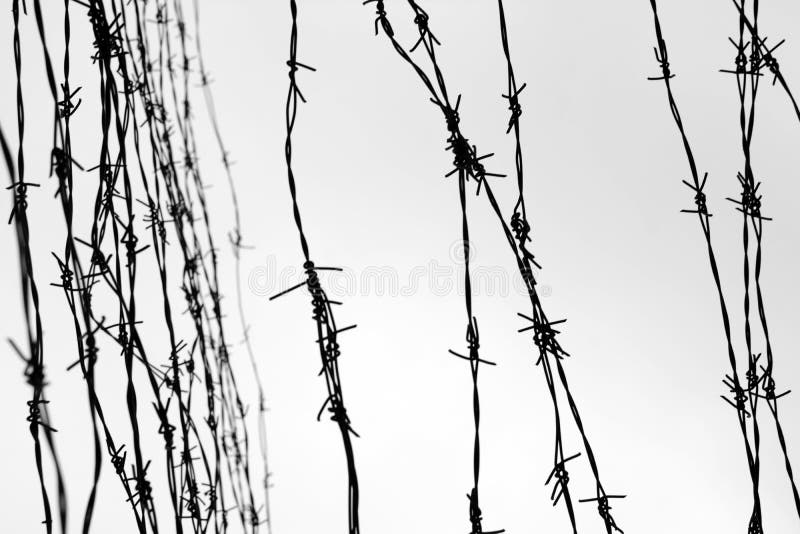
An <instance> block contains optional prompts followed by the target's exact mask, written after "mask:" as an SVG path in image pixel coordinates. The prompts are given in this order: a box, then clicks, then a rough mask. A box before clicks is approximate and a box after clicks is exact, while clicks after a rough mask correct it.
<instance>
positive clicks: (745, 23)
mask: <svg viewBox="0 0 800 534" xmlns="http://www.w3.org/2000/svg"><path fill="white" fill-rule="evenodd" d="M650 5H651V8H652V11H653V16H654V23H655V31H656V38H657V48H656V49H655V53H656V59H657V60H658V62H659V65H660V68H661V76H656V77H650V78H649V79H650V80H663V81H664V84H665V87H666V90H667V98H668V102H669V106H670V110H671V112H672V115H673V119H674V120H675V123H676V125H677V126H678V130H679V133H680V136H681V140H682V142H683V145H684V150H685V153H686V156H687V160H688V162H689V167H690V170H691V173H692V183H689V182H686V181H684V183H685V184H686V185H687V186H688V187H690V188H691V189H692V190H693V191H694V193H695V196H694V201H695V209H692V210H682V211H683V212H687V213H696V214H697V216H698V220H699V222H700V225H701V229H702V230H703V234H704V237H705V241H706V248H707V251H708V257H709V263H710V266H711V270H712V275H713V277H714V284H715V287H716V289H717V294H718V296H719V301H720V308H721V312H722V319H723V325H724V329H725V337H726V343H727V348H728V356H729V361H730V365H731V374H730V375H727V376H726V377H725V380H724V381H723V382H724V383H725V385H726V386H727V387H728V388H730V391H731V393H732V394H733V400H731V399H728V398H727V397H724V396H723V399H725V401H726V402H727V403H728V404H730V405H731V406H733V407H734V408H735V409H736V412H737V418H738V420H739V427H740V430H741V433H742V437H743V439H744V442H745V452H746V454H747V461H748V468H749V471H750V477H751V482H752V492H753V510H752V513H751V515H750V520H749V524H748V532H751V533H761V532H763V518H762V510H761V496H760V493H759V477H760V457H759V447H760V430H759V427H758V421H757V408H758V404H759V398H763V399H766V400H767V404H768V406H769V407H770V411H771V412H772V415H773V418H774V421H775V424H776V430H777V432H778V437H779V441H780V444H781V449H782V451H783V455H784V460H785V464H786V470H787V474H788V477H789V480H790V483H791V486H792V490H793V495H794V499H795V506H796V508H797V511H798V515H800V499H799V498H798V494H797V488H796V485H795V483H794V478H793V473H792V468H791V463H790V462H789V457H788V451H787V447H786V442H785V439H784V436H783V432H782V428H781V425H780V421H779V419H778V416H777V400H778V398H780V397H782V396H784V395H785V394H786V393H784V394H781V395H776V394H775V382H774V379H773V377H772V362H773V357H772V345H771V342H770V339H769V330H768V327H767V322H766V314H765V311H764V299H763V292H762V289H761V261H762V244H761V234H762V224H763V221H764V220H769V218H767V217H764V216H763V215H762V214H761V195H759V194H758V188H759V186H760V183H759V182H757V181H756V179H755V175H754V171H753V168H752V160H751V143H752V137H753V131H754V122H755V103H756V95H757V92H758V84H759V78H760V76H762V73H761V70H762V69H763V68H764V67H765V66H766V67H768V68H770V70H771V71H772V72H773V73H774V74H776V78H777V73H778V72H779V71H778V70H777V64H774V65H773V67H769V65H770V64H772V60H765V59H764V57H765V54H769V55H770V57H771V53H772V52H773V51H774V49H775V48H777V47H773V48H772V49H767V48H765V45H764V40H762V39H760V37H759V36H758V22H757V20H758V0H754V2H753V19H752V22H751V21H750V19H749V18H748V17H747V15H746V13H745V4H744V2H742V4H741V5H739V4H737V7H738V8H739V15H740V16H739V40H738V42H736V41H733V40H731V42H732V43H733V44H734V46H735V47H736V49H737V55H736V59H735V69H734V70H723V72H727V73H733V74H735V75H736V78H737V85H738V94H739V123H740V130H741V145H742V151H743V155H744V173H739V175H738V178H739V183H740V185H741V188H742V192H741V197H740V199H739V200H734V199H729V200H731V201H733V202H734V203H736V204H737V205H738V207H737V210H739V211H740V212H741V213H742V214H743V228H742V239H743V256H744V282H745V297H744V315H745V324H744V329H745V342H746V348H747V351H748V370H747V374H746V379H747V384H746V387H743V386H742V385H741V382H740V379H739V375H738V371H737V361H736V356H735V351H734V348H733V343H732V341H731V326H730V319H729V314H728V309H727V305H726V302H725V298H724V293H723V290H722V285H721V282H720V275H719V269H718V266H717V260H716V257H715V254H714V250H713V247H712V241H711V228H710V217H711V214H710V213H708V207H707V199H706V195H705V193H704V192H703V188H704V186H705V184H706V180H707V177H708V174H706V175H705V176H704V177H703V179H702V180H701V179H700V178H699V174H698V171H697V165H696V163H695V159H694V155H693V152H692V149H691V146H690V144H689V141H688V137H687V135H686V132H685V129H684V124H683V121H682V119H681V116H680V113H679V111H678V107H677V103H676V101H675V98H674V95H673V91H672V86H671V83H670V80H671V79H672V78H673V77H674V74H673V73H672V72H671V70H670V65H669V60H668V56H667V47H666V43H665V41H664V38H663V34H662V29H661V23H660V20H659V16H658V11H657V6H656V2H655V0H650ZM745 29H747V30H748V31H749V32H750V34H751V38H752V40H751V41H750V55H749V57H748V56H747V54H746V48H747V46H748V45H747V44H746V43H745V39H744V33H745ZM748 81H749V84H748ZM784 87H785V88H786V89H787V90H788V86H784ZM748 96H749V108H748ZM790 96H791V95H790ZM750 228H752V229H753V232H754V234H755V236H756V246H755V248H756V252H755V254H756V259H755V271H754V272H751V268H750V263H749V254H750V249H751V245H750V234H749V232H750ZM751 278H753V279H754V280H755V292H756V298H757V306H758V314H759V322H760V326H761V328H762V331H763V334H764V338H765V342H766V352H767V359H768V363H767V367H763V366H761V370H762V373H761V375H759V372H758V360H759V358H760V355H756V354H754V351H753V347H752V333H751V322H750V311H751V305H750V295H751V291H752V289H751V285H750V282H751ZM759 387H761V388H762V392H761V393H760V392H759ZM787 393H788V392H787ZM748 407H749V411H748ZM773 408H774V409H773ZM748 421H750V426H751V427H752V433H753V443H752V444H751V442H750V438H749V433H748Z"/></svg>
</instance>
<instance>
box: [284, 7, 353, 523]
mask: <svg viewBox="0 0 800 534" xmlns="http://www.w3.org/2000/svg"><path fill="white" fill-rule="evenodd" d="M289 9H290V12H291V17H292V25H291V35H290V38H289V60H288V61H287V65H288V67H289V91H288V95H287V97H286V143H285V145H284V148H285V150H284V154H285V156H286V171H287V179H288V183H289V192H290V194H291V197H292V212H293V215H294V221H295V226H296V227H297V232H298V234H299V238H300V248H301V250H302V253H303V257H304V262H303V270H304V272H305V277H306V278H305V280H304V281H302V282H300V283H298V284H296V285H294V286H292V287H290V288H288V289H286V290H284V291H281V292H280V293H278V294H276V295H274V296H272V297H271V298H270V300H274V299H276V298H278V297H280V296H283V295H286V294H288V293H290V292H292V291H294V290H296V289H299V288H301V287H306V288H307V289H308V292H309V293H310V295H311V306H312V310H313V311H312V318H313V319H314V323H315V325H316V332H317V339H316V343H317V347H318V350H319V356H320V360H321V361H322V370H321V371H320V374H321V375H324V378H325V386H326V390H327V396H326V398H325V401H324V403H323V404H322V408H320V411H319V414H318V416H317V419H318V420H319V419H320V418H321V417H322V414H323V412H325V411H326V410H327V411H328V413H330V418H331V421H333V422H335V423H336V426H337V427H338V429H339V433H340V435H341V438H342V445H343V447H344V453H345V462H346V464H347V524H348V532H349V533H350V534H358V533H359V532H360V526H359V510H358V506H359V498H360V494H359V487H358V473H357V471H356V462H355V452H354V450H353V440H352V436H356V437H358V434H357V433H356V432H355V430H353V428H352V426H351V423H350V416H349V415H348V413H347V409H346V408H345V403H344V394H343V392H342V382H341V375H340V372H339V358H340V356H341V346H340V343H339V335H340V334H342V333H344V332H346V331H348V330H351V329H353V328H355V327H356V325H351V326H346V327H339V326H338V325H337V324H336V320H335V318H334V313H333V306H337V305H340V304H341V303H339V302H336V301H332V300H330V299H329V298H328V295H327V294H326V293H325V290H324V289H323V287H322V282H321V281H320V272H321V271H337V270H341V269H339V268H336V267H322V266H318V265H316V264H315V263H314V261H313V260H312V259H311V252H310V250H309V245H308V238H307V237H306V234H305V231H304V229H303V220H302V218H301V216H300V204H299V201H298V194H297V182H296V180H295V174H294V169H293V167H292V133H293V131H294V127H295V121H296V119H297V109H298V105H299V102H303V103H305V102H306V99H305V97H304V96H303V93H302V92H300V88H299V87H298V85H297V72H298V71H299V70H300V69H304V70H306V71H310V72H314V71H315V70H316V69H314V68H313V67H311V66H309V65H307V64H304V63H301V62H300V61H298V60H297V35H298V30H297V2H296V0H289Z"/></svg>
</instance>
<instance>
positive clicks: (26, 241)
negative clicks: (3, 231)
mask: <svg viewBox="0 0 800 534" xmlns="http://www.w3.org/2000/svg"><path fill="white" fill-rule="evenodd" d="M23 8H26V6H25V3H24V2H23ZM11 12H12V16H13V20H14V38H13V39H14V40H13V48H14V65H15V71H16V89H17V91H16V92H17V98H16V100H17V102H16V103H17V133H18V139H19V148H18V150H17V164H16V172H15V169H14V165H13V163H12V161H11V156H10V150H9V147H8V143H7V142H6V139H5V137H4V136H3V137H2V145H3V154H4V158H5V160H6V165H7V166H8V170H9V178H10V180H11V185H10V186H9V187H7V188H6V189H8V190H11V191H12V192H13V195H14V205H13V208H12V211H11V216H10V218H9V220H8V222H9V223H11V222H12V221H13V222H14V228H15V231H16V237H17V250H18V252H19V262H20V286H21V289H22V305H23V312H24V318H25V328H26V336H27V350H26V352H27V356H26V355H25V353H24V352H23V351H22V349H21V348H20V347H18V346H17V345H16V344H15V343H14V342H13V341H12V340H10V339H9V343H10V344H11V346H12V348H13V349H14V350H15V352H16V353H17V354H18V355H19V357H20V358H21V359H22V360H23V361H24V362H25V378H26V381H27V383H28V385H29V386H30V387H31V392H32V395H31V399H30V400H29V401H27V405H28V417H27V421H28V430H29V432H30V434H31V438H32V439H33V451H34V457H35V462H36V471H37V475H38V480H39V488H40V491H41V497H42V506H43V508H44V516H45V518H44V521H43V522H42V523H43V524H44V525H45V529H46V531H47V533H48V534H51V533H52V532H53V516H52V510H51V506H50V496H49V493H48V491H47V484H46V482H45V474H44V466H43V462H42V457H43V454H42V444H41V438H40V434H39V431H40V429H41V430H42V432H43V434H44V435H45V436H49V435H50V434H52V433H54V432H55V431H56V430H55V428H53V426H52V425H51V423H50V421H49V418H48V417H47V414H46V412H45V410H44V407H46V405H47V404H48V402H49V401H48V400H47V399H46V397H45V392H44V390H45V387H46V386H47V381H46V377H45V369H44V342H43V339H42V318H41V314H40V309H39V288H38V286H37V283H36V279H35V276H34V268H33V259H32V257H31V244H30V228H29V224H28V212H27V210H28V196H27V195H28V189H29V188H30V187H39V184H37V183H33V182H26V181H25V153H24V146H23V145H24V134H25V104H24V98H23V91H22V51H21V47H20V32H19V0H12V2H11ZM26 13H27V11H26ZM46 441H47V443H48V444H49V446H50V447H49V448H50V456H51V457H52V459H53V461H54V462H55V465H56V470H57V472H58V473H59V475H58V478H59V501H60V503H59V508H60V510H61V521H62V525H61V528H62V532H63V531H64V529H65V528H66V526H65V525H64V522H65V520H66V518H65V515H66V510H65V507H66V503H65V501H64V500H65V498H66V496H65V494H64V493H63V491H61V490H62V486H61V484H60V482H61V476H60V470H61V469H60V463H59V461H58V457H57V455H56V454H55V446H54V444H53V441H52V436H50V437H47V439H46Z"/></svg>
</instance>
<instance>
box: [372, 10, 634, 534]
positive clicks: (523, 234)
mask: <svg viewBox="0 0 800 534" xmlns="http://www.w3.org/2000/svg"><path fill="white" fill-rule="evenodd" d="M365 3H366V4H370V3H372V2H370V1H368V2H365ZM374 3H375V7H376V14H377V17H376V20H375V32H376V34H377V33H379V25H380V29H381V30H382V33H383V34H384V35H385V37H386V38H387V39H388V40H389V41H390V43H391V44H392V47H393V48H394V50H395V51H396V52H397V54H398V55H399V56H400V57H401V58H402V59H403V60H404V61H405V63H407V64H408V65H409V66H411V67H412V69H413V70H414V71H415V73H416V74H417V75H418V77H419V79H420V80H421V81H422V83H423V85H424V86H425V87H426V88H427V90H428V92H429V96H430V98H431V101H432V102H433V103H434V104H435V105H436V106H437V107H439V109H440V110H441V111H442V114H443V115H444V119H445V123H446V126H447V130H448V132H449V133H450V138H449V139H448V142H449V143H450V144H449V145H448V149H449V150H453V152H454V158H455V160H454V162H455V165H456V166H457V167H458V165H463V164H464V163H463V162H466V167H467V168H468V169H469V170H468V174H469V176H470V177H472V178H474V179H475V181H476V183H477V188H476V193H477V194H478V195H479V194H480V192H481V190H483V191H484V192H485V194H484V197H485V198H486V199H487V200H488V202H489V204H490V206H491V208H492V210H493V212H494V213H495V215H496V216H497V217H498V220H499V221H500V224H501V228H502V229H503V232H504V235H505V236H506V240H507V241H508V244H509V246H510V248H511V250H512V252H513V254H514V257H515V260H516V263H517V267H518V269H519V272H520V274H521V275H522V279H523V281H524V282H525V284H526V288H527V290H528V294H529V297H530V300H531V306H532V313H531V315H530V316H528V315H524V314H521V315H522V317H523V318H525V319H527V320H528V321H530V322H531V325H530V326H528V327H524V328H522V329H521V331H528V330H533V332H534V336H533V340H534V343H535V345H536V346H537V348H538V353H539V357H538V359H537V364H539V365H541V366H542V369H543V371H544V374H545V381H546V383H547V386H548V390H549V391H550V394H551V399H552V401H553V407H554V411H555V419H556V455H555V461H554V467H553V471H552V472H551V475H550V476H549V477H548V479H547V483H550V482H551V481H552V480H553V479H555V481H556V482H555V488H554V490H553V493H552V495H551V496H552V498H553V500H554V502H555V503H557V502H558V500H559V499H561V498H562V497H563V500H564V502H565V503H566V507H567V510H568V515H569V520H570V524H571V526H572V529H573V532H577V524H576V519H575V514H574V510H573V501H572V497H571V494H570V493H569V488H568V482H569V476H568V474H567V471H566V468H565V464H566V462H567V461H569V460H572V459H574V458H576V457H577V455H573V456H569V457H566V456H565V454H564V452H563V444H562V437H561V429H560V424H561V415H560V409H559V406H558V400H557V392H556V387H557V386H556V384H557V383H558V384H560V386H561V388H562V389H563V391H564V393H565V394H566V397H567V403H568V405H569V407H570V412H571V415H572V417H573V420H574V422H575V425H576V427H577V429H578V432H579V433H580V435H581V440H582V444H583V447H584V450H585V452H586V456H587V459H588V460H589V464H590V468H591V470H592V473H593V476H594V478H595V483H596V493H595V496H594V497H592V498H589V499H583V500H581V502H595V503H596V504H597V509H598V514H599V515H600V517H601V519H602V521H603V524H604V526H605V529H606V532H608V533H609V534H610V533H611V532H612V531H615V530H616V531H619V532H621V529H620V528H619V527H618V525H617V523H616V521H615V520H614V518H613V517H612V515H611V512H610V510H611V506H610V505H609V500H610V499H617V498H623V497H624V496H623V495H609V494H607V493H606V491H605V489H604V487H603V484H602V483H601V482H600V474H599V468H598V466H597V461H596V458H595V455H594V452H593V450H592V447H591V445H590V443H589V439H588V436H587V434H586V430H585V427H584V424H583V421H582V419H581V416H580V413H579V411H578V408H577V403H576V401H575V399H574V397H573V395H572V392H571V391H570V388H569V382H568V381H567V376H566V371H565V369H564V367H563V364H562V362H561V360H562V359H563V358H564V357H566V356H568V354H567V352H566V351H565V350H564V349H563V348H562V347H561V345H560V344H559V343H558V341H557V340H556V335H557V334H558V333H559V331H558V330H556V329H555V328H554V326H555V325H557V324H560V323H562V322H563V320H558V321H550V320H548V318H547V316H546V315H545V314H544V310H543V308H542V304H541V300H540V298H539V295H538V292H537V289H536V279H535V277H534V275H533V272H534V267H538V264H537V263H536V262H535V261H534V258H533V255H532V254H531V253H530V252H529V251H528V249H527V245H526V243H527V241H529V233H530V223H529V222H528V220H527V216H526V214H525V213H524V200H522V201H520V200H518V202H517V206H516V207H515V211H514V215H513V216H512V218H511V219H510V224H509V223H508V222H506V218H505V217H504V216H503V213H502V211H501V209H500V206H499V203H498V201H497V199H496V197H495V196H494V193H493V191H492V187H491V185H490V181H489V180H488V178H493V177H502V176H503V175H502V174H498V173H491V172H488V171H487V170H486V169H485V167H484V164H483V162H482V160H484V159H486V158H488V157H489V156H491V154H486V155H479V152H478V150H477V148H476V147H475V145H472V144H470V143H469V142H468V141H467V138H466V137H465V136H464V135H463V134H461V131H460V127H459V123H460V116H459V112H458V108H459V103H460V96H459V97H457V98H456V101H455V105H453V104H452V100H451V98H450V97H449V95H448V88H447V85H446V84H445V81H444V75H443V72H442V69H441V67H440V65H439V62H438V60H437V57H436V52H435V48H436V46H439V45H441V42H440V41H439V40H438V39H437V38H436V37H435V36H434V34H433V32H432V30H431V27H430V16H429V15H428V13H427V12H426V11H425V10H424V9H423V8H422V7H421V6H420V5H419V4H418V3H417V2H415V1H413V0H408V2H407V3H408V5H409V7H410V8H411V10H412V12H413V14H414V18H413V22H414V24H415V25H416V27H417V31H418V33H419V37H418V39H417V40H416V42H415V44H414V45H413V46H412V47H411V48H409V49H406V48H404V47H403V46H402V45H401V44H400V42H399V41H398V39H397V38H396V36H395V32H394V30H393V28H392V25H391V22H390V21H389V18H388V14H387V12H386V7H385V4H384V2H382V1H380V0H375V1H374ZM498 8H499V11H500V20H501V23H500V27H501V39H502V41H503V50H504V54H506V60H507V64H508V65H509V80H508V86H509V89H508V94H507V95H504V96H505V97H506V99H508V100H509V104H510V107H511V112H512V114H511V119H510V121H509V128H508V130H507V131H511V130H512V129H513V130H514V131H515V137H516V136H517V135H518V133H517V129H516V127H515V125H516V124H517V123H518V119H519V117H520V115H521V112H522V111H521V106H520V104H519V99H518V97H519V92H520V91H521V90H522V89H523V88H524V86H520V87H517V85H516V79H515V78H514V75H513V68H512V67H510V64H511V60H510V52H509V51H508V40H507V30H506V26H505V15H504V10H503V7H502V5H499V6H498ZM420 46H421V47H422V50H423V51H424V54H425V56H426V57H427V59H428V61H429V63H430V67H431V69H433V73H434V76H433V80H435V81H432V79H431V78H430V77H429V76H428V75H427V74H426V72H425V70H424V69H423V68H422V67H421V66H420V64H419V63H418V62H417V61H416V60H414V59H413V58H412V57H411V54H412V53H413V52H414V51H415V50H416V49H418V48H420ZM451 139H452V140H454V141H451ZM515 160H516V162H517V163H516V166H517V184H518V193H519V198H522V184H523V183H524V180H523V177H522V156H521V149H520V148H518V150H517V152H516V156H515ZM554 368H555V370H554ZM556 375H557V377H558V378H557V379H556Z"/></svg>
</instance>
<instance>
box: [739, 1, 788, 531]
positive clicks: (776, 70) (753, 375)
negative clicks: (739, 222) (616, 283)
mask: <svg viewBox="0 0 800 534" xmlns="http://www.w3.org/2000/svg"><path fill="white" fill-rule="evenodd" d="M734 5H735V6H736V8H737V10H738V12H739V19H740V23H739V24H740V38H739V48H738V53H737V61H736V70H735V71H733V72H735V73H736V74H737V80H738V79H739V77H740V76H741V77H742V78H746V76H749V77H750V79H751V84H750V87H751V88H752V89H751V108H750V110H751V111H750V116H749V120H748V121H747V123H746V124H745V121H744V116H743V115H744V106H745V103H744V97H745V95H744V91H743V90H742V89H740V100H741V108H742V112H741V114H740V117H741V119H740V122H741V128H742V147H743V151H744V155H745V168H744V175H743V176H742V175H740V176H739V181H740V183H741V186H742V193H741V199H740V200H739V201H733V202H735V203H736V204H737V205H738V207H737V210H738V211H740V212H741V213H742V215H743V224H744V229H743V232H744V235H745V239H747V234H748V229H747V227H748V223H749V224H750V226H752V229H753V233H754V235H755V237H756V246H755V249H756V250H755V256H756V258H755V272H754V280H755V292H756V302H757V310H758V316H759V322H760V325H761V329H762V332H763V335H764V341H765V344H766V347H765V348H766V356H767V365H766V366H761V370H762V373H761V376H759V373H758V368H757V361H758V357H754V356H753V355H752V351H751V350H750V347H749V345H748V352H749V353H750V355H751V356H750V366H749V369H748V380H749V382H748V389H749V393H750V396H751V398H753V397H754V398H755V401H754V403H753V406H752V410H751V411H752V412H753V418H754V420H755V415H756V412H755V408H756V405H757V401H758V398H759V397H761V398H764V399H765V400H766V402H767V405H768V407H769V409H770V413H771V414H772V417H773V421H774V423H775V429H776V432H777V435H778V441H779V444H780V447H781V452H782V454H783V459H784V465H785V468H786V473H787V476H788V479H789V483H790V485H791V488H792V497H793V499H794V504H795V510H796V512H797V515H798V517H800V494H799V493H798V489H797V484H796V483H795V480H794V472H793V470H792V464H791V461H790V459H789V452H788V447H787V444H786V438H785V435H784V432H783V427H782V425H781V422H780V418H779V416H778V406H777V401H778V399H779V398H781V397H784V396H785V395H787V394H788V393H789V392H788V391H787V392H785V393H782V394H779V395H777V394H776V393H775V389H776V384H775V380H774V376H773V370H774V356H773V351H772V342H771V340H770V335H769V328H768V325H767V317H766V310H765V307H764V297H763V292H762V286H761V262H762V258H763V251H762V235H763V234H762V230H763V222H764V221H769V220H771V219H770V218H768V217H764V216H762V214H761V201H762V196H761V195H760V194H758V189H759V187H760V185H761V183H760V182H757V181H756V180H755V177H754V174H753V171H752V167H751V164H750V144H751V140H752V135H753V123H754V109H755V97H756V92H757V88H758V81H759V80H760V78H761V76H762V72H761V71H762V70H764V69H765V68H766V69H768V70H769V71H770V73H771V74H772V75H773V82H772V83H773V85H774V84H775V82H776V81H779V82H780V84H781V87H782V88H783V89H784V91H785V92H786V94H787V95H788V96H789V99H790V101H791V102H792V105H793V107H794V111H795V113H796V114H797V116H798V118H799V119H800V109H798V106H797V102H796V100H795V98H794V95H793V94H792V91H791V89H790V88H789V84H788V83H787V81H786V79H785V78H784V76H783V73H782V72H781V70H780V66H779V64H778V61H777V59H776V58H775V56H774V52H775V50H776V49H777V48H778V47H780V46H781V45H782V44H783V43H784V42H785V41H780V42H779V43H778V44H776V45H774V46H771V47H770V46H768V45H767V44H766V41H767V39H766V38H761V36H760V33H759V29H758V0H754V2H753V15H752V19H751V18H750V17H748V16H747V13H746V11H745V1H744V0H742V2H741V4H739V3H737V2H736V1H735V0H734ZM745 29H746V30H747V32H748V33H749V35H750V56H749V58H747V57H746V56H745V53H744V45H743V43H744V32H745ZM748 60H749V63H750V68H749V70H748V69H747V68H746V65H747V61H748ZM724 72H732V71H724ZM739 84H740V87H741V86H742V85H743V83H742V81H740V82H739ZM729 200H731V199H729ZM745 249H746V250H747V241H745ZM746 254H747V252H745V258H746V257H747V255H746ZM745 261H747V260H745ZM745 276H746V277H747V278H748V279H749V277H748V276H747V274H746V275H745ZM747 296H748V295H747V289H746V297H747ZM748 319H749V318H748V317H747V316H746V317H745V320H746V321H747V320H748ZM746 328H747V325H746ZM759 386H760V387H761V388H762V390H763V392H762V393H761V394H759V393H758V388H759ZM754 424H756V423H754ZM757 454H758V446H757V445H756V458H757Z"/></svg>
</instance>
